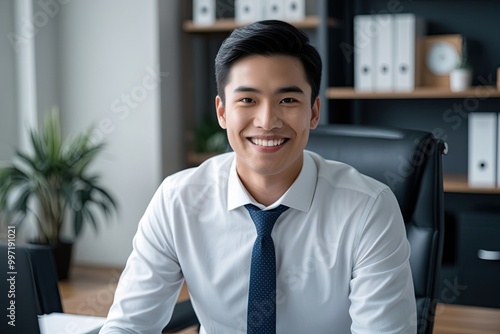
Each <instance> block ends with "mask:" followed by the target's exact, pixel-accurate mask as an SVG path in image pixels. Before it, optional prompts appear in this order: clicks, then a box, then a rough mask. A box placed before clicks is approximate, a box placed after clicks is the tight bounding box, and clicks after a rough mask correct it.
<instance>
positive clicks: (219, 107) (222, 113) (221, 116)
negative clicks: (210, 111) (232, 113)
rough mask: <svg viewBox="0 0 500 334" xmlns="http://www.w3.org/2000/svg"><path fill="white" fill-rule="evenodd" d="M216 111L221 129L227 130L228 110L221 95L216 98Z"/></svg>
mask: <svg viewBox="0 0 500 334" xmlns="http://www.w3.org/2000/svg"><path fill="white" fill-rule="evenodd" d="M215 111H216V112H217V120H218V121H219V125H220V127H221V128H223V129H225V128H226V108H225V107H224V102H222V99H221V97H220V96H219V95H217V96H216V97H215Z"/></svg>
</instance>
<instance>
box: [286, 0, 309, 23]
mask: <svg viewBox="0 0 500 334" xmlns="http://www.w3.org/2000/svg"><path fill="white" fill-rule="evenodd" d="M305 18H306V1H305V0H285V19H286V20H288V21H301V20H304V19H305Z"/></svg>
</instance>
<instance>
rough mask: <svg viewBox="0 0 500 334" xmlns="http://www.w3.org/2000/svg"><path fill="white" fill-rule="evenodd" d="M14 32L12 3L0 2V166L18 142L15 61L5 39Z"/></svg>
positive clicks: (10, 46)
mask: <svg viewBox="0 0 500 334" xmlns="http://www.w3.org/2000/svg"><path fill="white" fill-rule="evenodd" d="M14 32H15V26H14V2H13V0H0V36H1V37H2V38H0V164H1V163H2V161H8V160H10V158H11V157H12V155H13V154H14V148H15V146H16V145H17V142H18V136H17V113H16V108H17V107H16V74H15V68H16V63H15V61H16V59H15V52H14V48H13V46H12V45H11V43H10V42H9V39H8V38H7V36H8V34H9V33H14Z"/></svg>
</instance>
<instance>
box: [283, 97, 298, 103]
mask: <svg viewBox="0 0 500 334" xmlns="http://www.w3.org/2000/svg"><path fill="white" fill-rule="evenodd" d="M293 102H297V100H296V99H294V98H292V97H285V98H284V99H283V100H281V101H280V103H293Z"/></svg>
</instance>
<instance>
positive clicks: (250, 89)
mask: <svg viewBox="0 0 500 334" xmlns="http://www.w3.org/2000/svg"><path fill="white" fill-rule="evenodd" d="M239 92H251V93H260V90H258V89H257V88H253V87H248V86H238V87H236V88H235V89H234V90H233V93H239Z"/></svg>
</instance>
